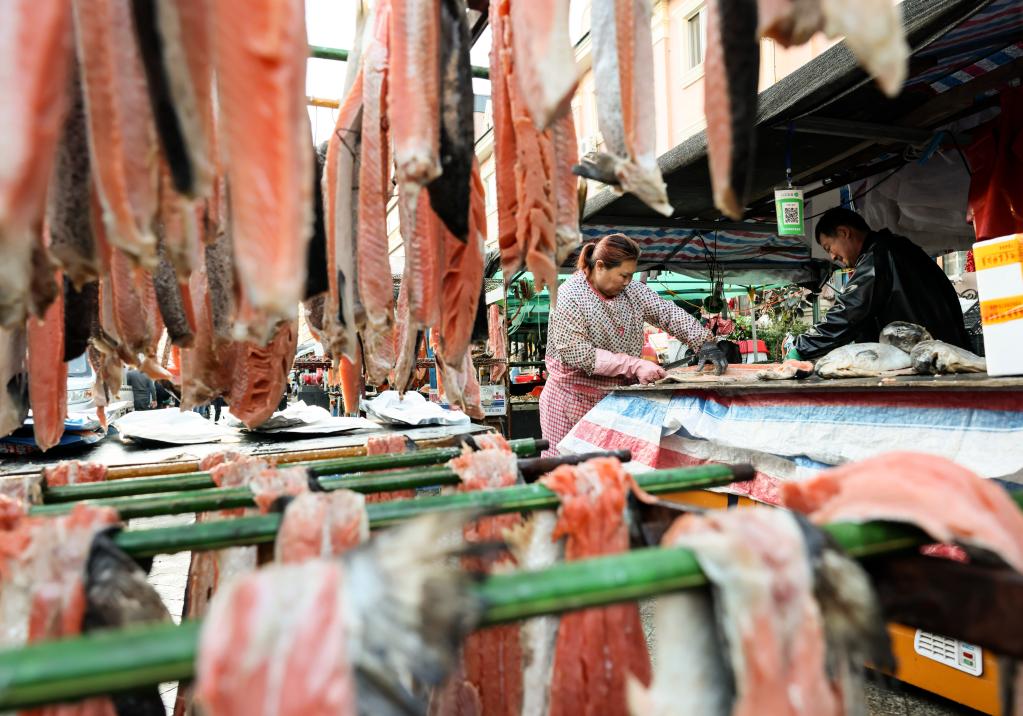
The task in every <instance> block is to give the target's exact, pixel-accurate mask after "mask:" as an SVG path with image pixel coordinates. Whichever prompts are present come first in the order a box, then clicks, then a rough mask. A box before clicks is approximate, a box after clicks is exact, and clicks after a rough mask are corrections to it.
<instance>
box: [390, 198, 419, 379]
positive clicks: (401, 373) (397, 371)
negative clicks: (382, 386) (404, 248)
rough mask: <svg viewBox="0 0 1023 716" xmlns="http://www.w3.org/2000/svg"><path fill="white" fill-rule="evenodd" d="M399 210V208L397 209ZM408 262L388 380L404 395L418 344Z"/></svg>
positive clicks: (398, 308) (399, 291)
mask: <svg viewBox="0 0 1023 716" xmlns="http://www.w3.org/2000/svg"><path fill="white" fill-rule="evenodd" d="M399 211H401V209H399ZM410 273H411V272H410V269H409V264H408V263H406V264H405V273H404V274H403V275H402V278H401V287H400V288H399V290H398V305H397V308H396V311H395V313H396V320H395V325H394V354H395V356H397V360H396V361H395V363H394V369H393V370H392V371H391V376H390V382H391V385H392V386H394V389H395V390H397V391H398V394H399V395H404V394H405V390H406V389H407V388H408V385H409V383H410V381H411V380H412V371H413V370H414V369H415V367H416V348H417V346H418V345H419V335H420V334H419V329H418V327H417V325H416V321H415V320H414V319H413V318H412V315H411V309H410V308H409V286H410V284H411V283H412V281H411V280H410Z"/></svg>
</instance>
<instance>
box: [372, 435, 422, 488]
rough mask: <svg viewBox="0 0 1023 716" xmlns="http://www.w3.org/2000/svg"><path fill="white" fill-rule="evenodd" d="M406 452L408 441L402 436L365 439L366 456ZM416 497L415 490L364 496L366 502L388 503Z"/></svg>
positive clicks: (373, 436)
mask: <svg viewBox="0 0 1023 716" xmlns="http://www.w3.org/2000/svg"><path fill="white" fill-rule="evenodd" d="M407 450H408V439H407V438H406V437H405V435H404V434H400V433H399V434H396V435H371V436H369V437H368V438H366V454H367V455H386V454H389V453H403V452H406V451H407ZM415 496H416V491H415V490H391V491H390V492H370V493H369V494H367V495H366V502H367V503H368V504H373V503H375V502H389V501H390V500H410V499H412V498H413V497H415Z"/></svg>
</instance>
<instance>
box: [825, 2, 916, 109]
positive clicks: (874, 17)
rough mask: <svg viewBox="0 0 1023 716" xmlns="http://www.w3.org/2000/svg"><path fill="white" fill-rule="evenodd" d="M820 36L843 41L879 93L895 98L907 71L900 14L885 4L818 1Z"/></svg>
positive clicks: (905, 45)
mask: <svg viewBox="0 0 1023 716" xmlns="http://www.w3.org/2000/svg"><path fill="white" fill-rule="evenodd" d="M820 4H821V10H822V12H823V14H824V34H826V35H827V36H828V37H830V38H837V37H843V38H844V41H845V44H846V46H847V47H848V48H849V50H850V51H851V52H852V53H853V55H854V56H855V57H856V59H857V60H858V61H859V63H860V64H861V65H863V68H864V69H865V70H866V71H867V72H868V73H870V74H871V75H873V76H874V78H875V79H876V80H877V84H878V85H879V86H880V88H881V91H882V92H884V93H885V94H886V95H888V96H889V97H895V96H896V95H897V94H899V91H900V90H901V89H902V83H903V82H905V80H906V75H907V73H908V71H909V68H908V65H909V46H908V45H907V44H906V37H905V30H904V28H903V25H902V13H901V10H900V9H899V6H898V5H897V4H896V3H893V2H890V1H889V0H864V1H863V2H854V3H850V2H844V1H843V0H820Z"/></svg>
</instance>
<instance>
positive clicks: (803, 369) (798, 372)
mask: <svg viewBox="0 0 1023 716" xmlns="http://www.w3.org/2000/svg"><path fill="white" fill-rule="evenodd" d="M811 375H813V363H812V362H811V361H808V360H787V361H785V362H784V363H782V364H781V365H780V366H778V367H777V368H771V369H769V370H759V371H757V380H791V379H793V378H809V377H810V376H811Z"/></svg>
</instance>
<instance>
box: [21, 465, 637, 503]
mask: <svg viewBox="0 0 1023 716" xmlns="http://www.w3.org/2000/svg"><path fill="white" fill-rule="evenodd" d="M596 457H615V458H617V459H619V460H622V461H624V462H627V461H629V460H631V459H632V454H631V453H630V452H629V451H628V450H613V451H608V452H593V453H583V454H580V455H560V456H557V457H551V458H534V459H524V460H520V461H519V462H518V464H519V469H520V471H521V472H522V473H523V474H524V475H530V476H536V475H539V474H541V473H545V472H549V471H550V470H553V469H554V468H555V467H556V466H557V465H558V464H575V463H578V462H583V461H585V460H589V459H592V458H596ZM318 481H319V483H320V487H322V488H323V489H324V490H328V491H329V490H338V489H341V488H346V489H349V490H354V491H356V492H362V493H373V492H387V491H390V490H409V489H416V488H420V487H433V486H437V485H457V484H458V483H459V482H460V478H459V477H458V475H457V474H456V473H455V472H454V471H453V470H450V469H448V468H447V467H443V466H437V467H427V468H420V469H415V468H413V469H410V470H390V471H383V472H367V473H353V474H351V475H344V476H334V477H321V478H318ZM87 503H88V504H89V505H92V506H95V507H112V508H113V509H115V510H117V512H118V514H119V515H120V516H121V518H122V519H125V520H130V519H136V518H138V517H157V516H160V515H177V514H185V513H189V512H209V511H211V510H230V509H234V508H237V507H255V505H256V503H255V500H254V498H253V495H252V492H251V491H250V488H249V487H247V486H242V487H215V488H210V489H204V490H182V491H179V492H166V493H156V494H153V495H143V496H135V497H114V498H110V499H107V500H89V501H87ZM75 504H77V503H71V502H58V503H56V504H52V505H34V506H33V507H32V508H30V510H29V514H31V515H33V516H36V517H39V516H53V515H63V514H67V513H68V512H70V511H71V510H72V509H74V506H75Z"/></svg>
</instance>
